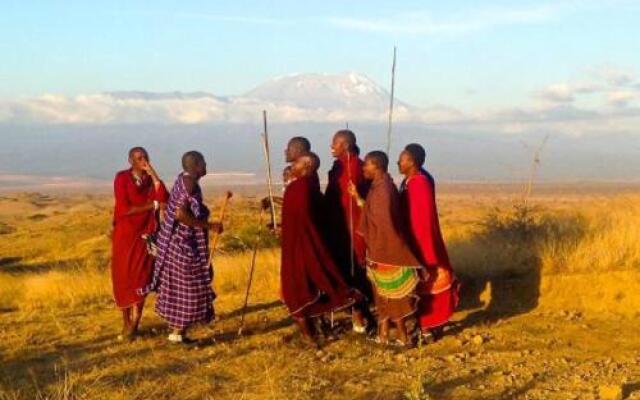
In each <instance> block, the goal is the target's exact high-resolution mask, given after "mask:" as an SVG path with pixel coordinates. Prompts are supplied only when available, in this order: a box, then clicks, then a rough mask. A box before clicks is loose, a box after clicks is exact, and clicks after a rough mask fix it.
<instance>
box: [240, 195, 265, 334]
mask: <svg viewBox="0 0 640 400" xmlns="http://www.w3.org/2000/svg"><path fill="white" fill-rule="evenodd" d="M263 217H264V208H262V207H261V208H260V222H259V224H260V225H259V227H258V233H257V234H256V242H255V243H254V244H253V254H252V255H251V266H250V267H249V282H248V283H247V291H246V292H245V294H244V304H243V306H242V312H241V313H240V327H238V336H242V329H243V328H244V316H245V314H246V311H247V305H248V304H249V292H250V291H251V282H253V271H254V270H255V268H256V256H257V254H258V247H259V246H260V238H261V237H262V224H263V222H264V218H263Z"/></svg>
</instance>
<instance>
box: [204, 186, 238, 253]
mask: <svg viewBox="0 0 640 400" xmlns="http://www.w3.org/2000/svg"><path fill="white" fill-rule="evenodd" d="M231 197H233V192H230V191H227V194H226V195H225V197H224V200H223V201H222V206H221V207H220V216H219V218H220V219H219V221H220V223H221V224H222V221H224V214H225V212H226V210H227V204H229V200H230V199H231ZM219 237H220V234H219V233H218V231H215V232H213V236H212V237H211V242H210V244H209V262H211V260H213V253H214V252H215V251H216V246H217V244H218V238H219Z"/></svg>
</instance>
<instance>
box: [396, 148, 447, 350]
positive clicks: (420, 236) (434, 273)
mask: <svg viewBox="0 0 640 400" xmlns="http://www.w3.org/2000/svg"><path fill="white" fill-rule="evenodd" d="M425 157H426V153H425V150H424V148H423V147H422V146H420V145H419V144H415V143H414V144H410V145H408V146H406V147H405V149H404V151H403V152H402V153H400V158H399V160H398V167H399V169H400V172H401V173H402V174H403V175H404V176H405V179H404V181H403V182H402V185H401V194H402V200H403V210H404V212H405V218H406V220H407V226H408V230H409V238H410V239H411V245H412V248H413V249H414V252H415V254H416V255H417V256H418V259H419V260H420V262H421V264H422V265H424V266H425V270H426V276H424V277H423V278H425V279H423V280H421V282H420V283H419V285H418V295H419V296H420V301H419V303H418V312H417V317H418V323H419V326H420V329H421V331H422V335H423V338H424V339H425V340H426V341H433V340H437V339H439V338H440V337H441V336H442V327H443V325H444V324H445V323H447V322H448V321H449V318H451V315H452V314H453V312H454V311H455V308H456V306H457V304H458V288H459V285H458V282H457V280H456V277H455V275H454V273H453V269H452V268H451V262H450V261H449V255H448V254H447V248H446V246H445V244H444V239H443V238H442V233H441V231H440V222H439V221H438V210H437V207H436V196H435V182H434V179H433V177H432V176H431V175H430V174H429V173H428V172H427V171H426V170H425V169H424V168H423V165H424V161H425Z"/></svg>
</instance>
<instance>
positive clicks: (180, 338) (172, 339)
mask: <svg viewBox="0 0 640 400" xmlns="http://www.w3.org/2000/svg"><path fill="white" fill-rule="evenodd" d="M167 339H168V340H169V343H171V344H194V343H196V341H195V340H193V339H190V338H188V337H186V336H185V335H181V334H179V333H170V334H169V336H168V337H167Z"/></svg>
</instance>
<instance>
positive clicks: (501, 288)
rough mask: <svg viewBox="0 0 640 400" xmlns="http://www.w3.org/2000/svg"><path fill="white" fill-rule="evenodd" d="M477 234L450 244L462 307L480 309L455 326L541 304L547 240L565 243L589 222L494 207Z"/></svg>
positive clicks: (574, 238)
mask: <svg viewBox="0 0 640 400" xmlns="http://www.w3.org/2000/svg"><path fill="white" fill-rule="evenodd" d="M480 228H481V229H480V230H479V232H478V233H477V234H475V235H474V236H472V237H470V238H468V239H466V240H464V241H459V242H453V243H450V246H449V248H450V251H451V255H452V261H453V265H454V269H455V270H456V273H457V274H458V276H459V278H460V280H461V281H462V289H461V299H460V305H459V308H458V309H459V310H477V311H474V312H472V313H470V314H469V315H468V316H467V317H466V318H465V319H464V320H463V321H461V322H460V323H458V324H455V326H456V327H455V328H454V330H462V329H465V328H466V327H469V326H472V325H475V324H478V323H486V322H489V323H490V322H493V321H496V320H499V319H505V318H510V317H513V316H516V315H519V314H523V313H527V312H529V311H531V310H533V309H535V308H536V307H537V306H538V300H539V297H540V281H541V268H542V256H543V251H544V249H545V246H546V245H548V244H549V243H553V244H554V245H558V246H563V245H571V244H572V243H577V242H579V240H580V239H581V238H582V237H583V236H584V234H585V232H586V229H587V222H586V220H585V219H584V218H582V217H579V216H558V215H551V214H549V213H541V212H539V210H535V209H531V208H526V207H523V206H515V207H514V209H513V210H510V211H506V212H505V211H494V212H493V213H490V214H488V215H487V216H486V217H485V218H484V219H483V220H482V221H481V222H480Z"/></svg>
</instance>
